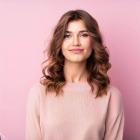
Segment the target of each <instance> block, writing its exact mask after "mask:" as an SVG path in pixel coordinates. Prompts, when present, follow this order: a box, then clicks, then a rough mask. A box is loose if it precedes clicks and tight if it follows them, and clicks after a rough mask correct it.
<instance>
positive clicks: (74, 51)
mask: <svg viewBox="0 0 140 140" xmlns="http://www.w3.org/2000/svg"><path fill="white" fill-rule="evenodd" d="M69 51H71V52H73V53H80V52H82V51H83V49H72V50H69Z"/></svg>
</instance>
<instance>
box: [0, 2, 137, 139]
mask: <svg viewBox="0 0 140 140" xmlns="http://www.w3.org/2000/svg"><path fill="white" fill-rule="evenodd" d="M58 5H59V7H58ZM78 8H79V9H83V10H86V11H87V12H89V13H90V14H91V15H92V16H93V17H94V18H95V19H96V20H97V22H98V23H99V26H100V29H101V31H102V33H103V35H104V38H105V45H106V46H108V48H109V51H110V62H111V64H112V68H111V69H110V70H109V72H108V75H109V76H110V77H111V84H112V85H114V86H116V87H117V88H118V89H119V90H120V91H121V93H122V98H123V105H124V112H125V126H124V140H140V101H139V100H140V88H139V87H140V82H139V81H140V15H139V14H140V1H138V0H133V1H130V0H128V1H117V0H116V1H115V0H114V1H109V0H108V1H101V0H98V1H94V0H92V1H91V0H86V1H80V0H76V1H74V0H71V1H64V0H63V1H57V0H55V1H51V0H35V1H33V0H30V1H29V0H28V1H27V0H26V1H22V0H0V133H1V134H3V135H4V136H5V140H24V139H25V121H26V120H25V119H26V102H27V96H28V92H29V89H30V87H31V86H32V85H33V84H34V83H35V82H37V81H39V80H40V77H41V76H42V72H41V69H42V68H41V63H42V61H43V60H44V54H43V50H44V49H45V45H44V42H45V40H46V39H48V38H50V37H51V34H52V32H51V31H52V29H53V27H54V26H55V25H56V23H57V21H58V20H59V18H60V17H61V15H62V14H63V13H65V12H66V11H68V10H74V9H78Z"/></svg>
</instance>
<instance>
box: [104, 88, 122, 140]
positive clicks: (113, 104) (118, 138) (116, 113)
mask: <svg viewBox="0 0 140 140" xmlns="http://www.w3.org/2000/svg"><path fill="white" fill-rule="evenodd" d="M124 121H125V116H124V111H123V103H122V97H121V93H120V91H119V90H118V89H117V88H113V89H112V91H111V94H110V97H109V100H108V111H107V117H106V122H105V129H106V130H105V135H104V140H123V131H124Z"/></svg>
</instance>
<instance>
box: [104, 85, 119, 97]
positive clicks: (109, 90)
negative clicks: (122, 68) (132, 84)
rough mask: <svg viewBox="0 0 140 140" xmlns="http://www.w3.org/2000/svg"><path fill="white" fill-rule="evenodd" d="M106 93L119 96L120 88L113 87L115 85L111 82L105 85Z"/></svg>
mask: <svg viewBox="0 0 140 140" xmlns="http://www.w3.org/2000/svg"><path fill="white" fill-rule="evenodd" d="M107 94H108V96H113V97H116V98H121V92H120V90H119V89H118V88H117V87H115V86H113V85H111V84H109V85H108V87H107Z"/></svg>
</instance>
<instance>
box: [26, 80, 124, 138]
mask: <svg viewBox="0 0 140 140" xmlns="http://www.w3.org/2000/svg"><path fill="white" fill-rule="evenodd" d="M93 86H94V87H95V91H96V90H97V88H96V86H95V84H93ZM62 89H63V91H64V94H63V96H62V95H60V96H56V97H55V93H52V92H51V93H50V92H49V93H48V94H47V95H45V86H43V85H41V84H40V83H39V82H38V83H35V84H34V85H32V87H31V89H30V91H29V94H28V100H27V106H26V140H123V129H124V110H123V102H122V97H121V93H120V91H119V90H118V89H117V88H116V87H115V86H113V85H111V84H110V85H109V86H108V88H107V95H104V96H103V97H102V98H101V97H100V98H96V99H95V98H94V97H95V91H93V93H92V94H91V93H88V92H89V91H90V86H89V85H88V83H87V81H86V82H79V83H69V82H67V83H66V84H65V85H64V86H63V87H62Z"/></svg>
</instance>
